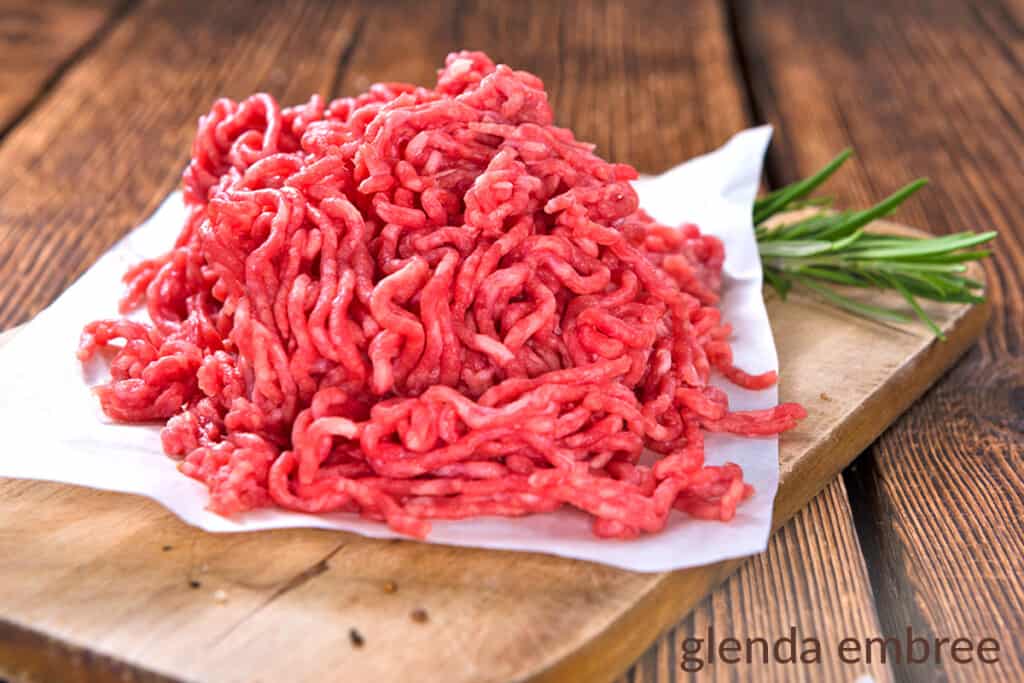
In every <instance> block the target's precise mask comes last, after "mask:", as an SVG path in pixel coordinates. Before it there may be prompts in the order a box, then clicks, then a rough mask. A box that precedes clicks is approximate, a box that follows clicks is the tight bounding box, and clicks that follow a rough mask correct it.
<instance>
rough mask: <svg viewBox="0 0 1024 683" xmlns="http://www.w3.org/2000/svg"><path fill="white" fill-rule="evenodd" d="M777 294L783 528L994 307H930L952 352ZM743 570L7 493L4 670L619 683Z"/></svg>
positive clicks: (68, 681)
mask: <svg viewBox="0 0 1024 683" xmlns="http://www.w3.org/2000/svg"><path fill="white" fill-rule="evenodd" d="M876 227H877V226H876ZM886 227H887V229H895V230H901V231H905V229H900V228H895V227H894V226H891V225H890V226H886ZM975 277H980V274H975ZM766 296H767V298H768V312H769V316H770V318H771V321H772V328H773V329H774V332H775V338H776V342H777V345H778V349H779V356H780V362H781V376H782V386H781V391H782V398H783V400H786V401H799V402H801V403H803V404H804V405H805V406H806V407H807V409H808V412H809V416H808V418H807V419H806V420H805V421H804V422H803V423H802V424H801V426H800V428H799V429H797V430H796V431H794V432H791V433H789V434H787V435H786V436H785V437H784V438H783V441H782V449H781V453H780V461H781V468H782V478H781V485H780V488H779V494H778V498H777V500H776V503H775V520H774V521H775V525H776V528H777V527H778V526H779V525H781V524H782V523H783V522H784V521H786V520H787V519H788V518H789V517H790V516H792V515H793V514H794V513H795V512H796V511H797V510H799V509H800V508H801V507H802V506H803V505H804V504H806V503H807V501H809V500H810V499H811V498H812V497H813V496H814V495H815V494H816V493H817V492H818V491H820V490H821V489H822V488H823V487H824V486H825V485H826V484H827V483H828V482H829V481H830V480H831V479H832V478H833V477H834V476H835V475H836V474H837V473H838V472H839V471H840V470H841V469H842V468H843V467H845V466H846V465H847V464H848V463H849V462H850V461H851V460H852V459H853V458H854V457H855V456H856V455H857V454H858V453H860V452H861V451H862V450H863V449H864V448H865V447H866V446H867V445H868V444H870V443H871V442H872V441H873V440H874V439H875V438H876V437H877V436H878V435H879V434H880V433H881V432H882V431H883V430H884V429H885V428H886V426H888V425H889V424H890V423H891V422H892V421H893V420H894V419H895V418H896V417H897V416H898V415H899V414H900V413H902V412H903V411H904V410H905V409H906V408H907V407H908V406H909V405H910V404H911V403H912V402H913V401H914V400H915V399H916V398H917V397H918V396H920V395H921V394H922V393H923V392H924V391H925V389H927V388H928V386H930V385H931V384H932V383H933V382H934V381H935V380H936V379H937V378H938V377H939V376H940V375H941V374H942V373H943V372H944V371H945V370H946V369H947V368H948V367H949V366H950V365H951V364H952V363H953V362H954V361H955V360H956V359H957V358H958V357H959V356H960V355H961V354H962V353H963V352H964V351H965V350H966V349H967V348H968V346H969V345H970V344H971V343H972V342H973V341H974V340H975V339H976V338H977V336H978V335H979V334H980V332H981V330H982V328H983V326H984V324H985V321H986V319H987V317H988V309H987V307H986V306H984V305H981V306H967V305H957V306H948V307H942V306H932V307H929V308H928V310H929V312H931V313H932V314H933V315H934V317H935V319H936V320H937V321H939V322H940V326H941V327H942V329H943V330H944V331H945V333H946V335H947V337H948V339H947V341H945V342H938V341H935V340H933V339H932V337H931V336H930V334H929V333H928V332H927V330H925V329H924V328H923V327H920V326H895V325H888V324H886V325H883V324H878V323H872V322H867V321H864V320H860V319H857V318H854V317H852V316H849V315H847V314H845V313H842V312H839V311H836V310H834V309H832V308H829V307H827V306H825V305H822V304H818V303H816V302H814V301H811V300H807V299H802V298H799V297H795V296H794V297H792V298H791V299H790V301H788V302H785V303H783V302H781V301H779V300H777V298H776V297H775V296H774V295H773V294H772V293H768V294H766ZM890 303H895V302H890ZM0 343H2V342H0ZM55 419H59V416H55ZM24 457H32V454H24ZM741 562H742V560H733V561H727V562H722V563H719V564H716V565H712V566H708V567H702V568H698V569H691V570H684V571H678V572H672V573H663V574H635V573H630V572H626V571H622V570H618V569H612V568H610V567H605V566H601V565H596V564H590V563H587V562H582V561H572V560H565V559H560V558H556V557H549V556H545V555H534V554H523V553H510V552H500V551H488V550H472V549H465V548H451V547H442V546H434V545H425V544H422V543H415V542H409V541H378V540H371V539H366V538H361V537H358V536H355V535H351V534H346V533H340V532H331V531H316V530H282V531H271V532H259V533H250V534H234V535H215V534H208V533H205V532H202V531H198V530H196V529H193V528H191V527H188V526H186V525H185V524H184V523H182V522H180V521H179V520H178V519H177V518H175V517H173V516H172V515H171V514H170V513H168V512H166V511H165V510H164V509H163V508H162V507H160V506H159V505H158V504H156V503H154V502H151V501H149V500H147V499H144V498H139V497H134V496H129V495H123V494H115V493H107V492H101V491H92V490H88V489H82V488H77V487H70V486H64V485H59V484H51V483H43V482H29V481H13V480H0V675H4V676H6V677H8V678H10V679H12V680H13V681H21V680H31V681H54V682H60V683H76V682H85V681H89V682H92V681H126V680H127V681H204V682H206V681H210V682H213V681H216V682H218V683H221V682H227V681H238V682H239V683H242V682H244V683H257V682H262V683H272V682H273V683H276V682H280V681H288V682H292V681H296V682H299V681H315V682H317V683H321V682H326V681H341V680H344V681H398V680H404V681H405V680H415V681H446V682H450V683H461V682H465V683H479V682H484V681H526V680H529V681H608V680H611V679H613V678H614V677H615V676H616V675H617V674H618V673H620V672H622V671H623V670H625V668H626V667H627V666H628V665H629V664H630V663H631V662H632V661H633V660H634V659H635V658H636V657H638V656H639V655H640V654H641V653H642V652H643V650H644V649H645V648H646V646H647V645H648V644H649V643H650V642H651V641H652V640H653V639H654V638H655V637H656V636H657V635H658V634H659V633H660V632H661V631H663V630H664V629H665V628H667V627H669V626H670V625H672V624H674V623H675V622H676V621H678V620H679V619H680V618H681V617H682V616H683V615H684V614H685V613H686V612H687V611H689V610H690V609H691V608H692V607H693V606H694V605H695V604H697V602H698V601H699V600H700V599H701V598H702V597H703V596H705V595H706V594H707V593H708V592H709V591H710V590H711V589H713V588H714V587H715V586H716V585H717V584H718V583H720V582H721V581H722V580H723V579H725V577H727V576H728V575H729V574H730V573H732V572H733V571H734V570H735V569H736V568H737V567H738V566H739V565H740V563H741ZM416 610H421V611H422V613H425V614H426V620H423V619H414V618H413V617H412V616H411V615H412V613H413V612H414V611H416ZM352 629H355V630H356V631H358V633H359V634H360V638H361V645H356V644H354V643H353V640H352V636H351V635H350V631H351V630H352Z"/></svg>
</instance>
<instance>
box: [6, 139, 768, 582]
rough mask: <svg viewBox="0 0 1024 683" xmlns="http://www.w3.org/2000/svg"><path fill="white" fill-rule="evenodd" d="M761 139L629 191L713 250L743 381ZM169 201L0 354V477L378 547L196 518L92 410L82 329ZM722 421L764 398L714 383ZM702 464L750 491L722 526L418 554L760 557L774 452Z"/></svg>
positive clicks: (313, 521)
mask: <svg viewBox="0 0 1024 683" xmlns="http://www.w3.org/2000/svg"><path fill="white" fill-rule="evenodd" d="M770 137H771V130H770V129H769V128H767V127H761V128H755V129H751V130H748V131H744V132H742V133H740V134H738V135H736V136H735V137H733V138H732V139H731V140H730V141H729V142H728V143H727V144H726V145H725V146H723V147H722V148H720V149H718V150H716V151H715V152H712V153H711V154H708V155H705V156H702V157H699V158H696V159H693V160H691V161H688V162H686V163H684V164H682V165H680V166H677V167H675V168H673V169H672V170H670V171H668V172H666V173H664V174H663V175H660V176H656V177H649V178H644V179H641V180H639V181H638V182H637V183H636V188H637V191H638V192H639V194H640V204H641V206H643V207H644V208H645V209H646V210H647V211H648V212H649V213H650V214H651V215H653V216H654V217H655V218H657V219H658V220H660V221H662V222H664V223H668V224H669V225H675V224H679V223H682V222H686V221H690V222H694V223H697V224H698V225H700V227H701V230H703V231H706V232H709V233H712V234H715V235H717V236H718V237H720V238H721V239H722V240H724V242H725V245H726V251H725V253H726V258H725V278H724V286H723V300H722V305H721V307H722V309H723V312H724V317H725V319H726V320H728V321H729V322H731V323H732V324H733V326H734V329H735V330H736V333H735V337H734V339H733V351H734V353H735V357H736V363H737V365H739V366H740V367H742V368H743V369H745V370H747V371H748V372H754V373H757V372H764V371H767V370H771V369H776V368H777V367H778V363H777V359H776V353H775V345H774V342H773V340H772V333H771V328H770V327H769V326H768V316H767V313H766V312H765V307H764V302H763V300H762V297H761V265H760V261H759V259H758V255H757V245H756V242H755V240H754V232H753V228H752V225H751V204H752V202H753V199H754V196H755V194H756V192H757V187H758V180H759V178H760V175H761V163H762V159H763V157H764V152H765V149H766V147H767V145H768V140H769V138H770ZM183 215H184V208H183V206H182V200H181V195H180V193H174V194H172V195H171V196H170V197H168V199H167V200H166V201H165V202H164V204H163V205H162V206H161V207H160V208H159V209H158V210H157V212H156V213H155V214H154V215H153V216H151V217H150V218H149V219H148V220H147V221H146V222H145V223H143V224H142V225H141V226H139V227H138V228H136V229H135V230H134V231H133V232H132V233H130V234H129V235H128V236H127V237H125V238H124V239H123V240H122V241H121V242H119V243H118V244H117V245H115V246H114V247H113V248H112V249H111V250H110V251H109V252H107V253H106V254H105V255H104V256H103V257H102V258H101V259H100V260H99V261H98V262H97V263H96V265H94V266H93V267H92V268H90V269H89V270H88V271H87V272H86V273H85V275H83V276H82V277H81V279H79V280H78V282H76V283H75V284H74V285H73V286H72V287H71V288H69V289H68V290H67V291H66V292H65V293H64V294H63V295H62V296H61V297H60V298H59V299H57V301H56V302H54V304H53V305H51V306H50V307H49V308H47V309H46V310H45V311H43V312H42V313H40V314H39V315H38V316H37V317H36V318H35V319H34V320H32V321H31V322H30V323H29V324H28V325H26V327H25V329H24V330H23V331H21V332H20V333H19V334H18V335H17V336H16V337H15V338H14V340H13V341H12V342H10V343H9V344H8V345H7V346H6V347H5V348H4V349H3V350H2V351H0V425H2V427H0V428H2V430H3V444H4V445H3V449H2V450H0V476H5V477H17V478H25V479H43V480H50V481H59V482H66V483H69V484H78V485H82V486H91V487H94V488H99V489H107V490H112V491H123V492H127V493H135V494H141V495H144V496H149V497H150V498H153V499H155V500H157V501H159V502H160V503H161V504H163V505H164V506H165V507H167V508H168V509H169V510H171V511H172V512H174V513H175V514H176V515H178V516H179V517H181V518H182V519H183V520H185V521H186V522H188V523H189V524H193V525H195V526H198V527H200V528H202V529H205V530H206V531H212V532H230V531H257V530H260V529H274V528H280V527H318V528H326V529H338V530H344V531H351V532H355V533H358V534H363V535H365V536H372V537H379V538H391V537H395V534H394V533H393V532H391V531H390V530H389V529H388V528H387V527H386V526H385V525H383V524H378V523H374V522H369V521H366V520H362V519H360V518H359V517H357V516H355V515H352V514H340V513H339V514H332V515H322V516H314V515H306V514H300V513H294V512H284V511H278V510H263V511H257V512H252V513H248V514H246V515H244V516H241V517H239V518H237V519H226V518H224V517H220V516H218V515H216V514H214V513H212V512H209V511H208V510H206V507H205V506H206V499H207V495H206V489H205V487H204V486H203V485H202V484H200V483H198V482H196V481H193V480H192V479H189V478H187V477H185V476H184V475H182V474H180V473H179V472H178V471H177V469H176V467H175V461H173V460H172V459H170V458H168V457H167V456H165V455H164V454H163V452H162V451H161V449H160V439H159V428H158V427H156V426H137V425H119V424H115V423H112V422H111V421H110V420H108V419H107V418H106V417H105V416H104V415H103V414H102V413H101V412H100V410H99V406H98V402H97V401H96V399H95V397H94V396H93V395H92V393H91V392H90V390H89V385H90V384H91V383H95V382H98V381H100V380H101V379H103V375H102V374H101V371H102V369H101V367H100V365H97V366H92V367H90V368H88V369H87V370H83V369H82V368H81V367H80V365H79V364H78V361H77V360H76V358H75V349H76V346H77V343H78V337H79V334H80V332H81V329H82V326H83V325H84V324H85V323H87V322H89V321H90V320H95V319H97V318H105V317H114V316H116V315H117V303H116V302H117V300H118V298H119V297H120V295H121V293H122V285H121V282H120V277H121V275H122V274H123V273H124V271H125V269H126V268H127V267H128V266H130V265H132V264H134V263H136V262H137V261H139V260H140V259H142V258H145V257H151V256H155V255H158V254H160V253H162V252H164V251H166V250H167V249H168V248H169V247H170V246H171V245H172V243H173V242H174V239H175V237H176V236H177V234H178V232H179V230H180V228H181V226H182V222H183ZM719 385H720V386H721V387H722V388H723V389H725V391H726V392H727V393H728V394H729V400H730V404H731V406H732V407H733V409H755V408H766V407H770V406H772V405H774V404H775V403H776V402H777V399H778V396H777V392H776V391H775V390H774V389H770V390H766V391H760V392H750V391H745V390H741V389H737V388H736V387H733V386H731V385H729V384H728V383H727V382H724V381H722V382H721V383H720V384H719ZM707 460H708V462H709V463H712V464H721V463H724V462H726V461H732V462H735V463H738V464H739V465H741V466H742V467H743V471H744V474H745V478H746V480H747V481H749V482H750V483H751V484H753V486H754V487H755V488H756V490H757V493H756V494H755V495H754V497H753V498H751V499H750V500H748V501H746V502H745V503H743V504H742V505H740V507H739V509H738V511H737V514H736V517H735V518H734V519H733V520H732V521H731V522H729V523H725V524H723V523H720V522H709V521H700V520H694V519H690V518H687V517H686V516H685V515H682V514H681V513H677V512H673V514H672V517H671V518H670V520H669V522H668V525H667V528H666V529H665V530H664V531H663V532H662V533H659V534H655V535H647V536H642V537H641V538H639V539H635V540H630V541H615V540H607V539H598V538H595V537H594V536H593V535H592V534H591V531H590V521H589V518H588V517H587V516H585V515H583V514H582V513H578V512H575V511H573V510H569V509H563V510H560V511H558V512H554V513H550V514H543V515H534V516H532V517H525V518H518V519H503V518H481V519H474V520H465V521H451V522H444V521H438V522H434V525H433V531H432V533H431V534H430V537H429V538H428V539H427V542H429V543H443V544H449V545H459V546H474V547H480V548H495V549H504V550H519V551H532V552H541V553H550V554H554V555H561V556H565V557H572V558H578V559H583V560H591V561H594V562H602V563H605V564H609V565H614V566H616V567H622V568H624V569H630V570H634V571H665V570H671V569H679V568H683V567H692V566H697V565H702V564H709V563H711V562H715V561H718V560H722V559H725V558H730V557H739V556H743V555H750V554H753V553H758V552H761V551H762V550H764V548H765V545H766V542H767V538H768V534H769V531H770V528H771V516H772V502H773V500H774V498H775V492H776V489H777V488H778V478H779V466H778V439H777V438H761V439H743V438H737V437H731V436H726V435H720V434H710V435H708V439H707Z"/></svg>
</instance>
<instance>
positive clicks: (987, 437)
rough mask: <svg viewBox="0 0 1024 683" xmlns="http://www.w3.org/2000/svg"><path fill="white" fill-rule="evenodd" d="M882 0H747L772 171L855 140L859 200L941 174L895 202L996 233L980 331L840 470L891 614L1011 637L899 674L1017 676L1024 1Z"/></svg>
mask: <svg viewBox="0 0 1024 683" xmlns="http://www.w3.org/2000/svg"><path fill="white" fill-rule="evenodd" d="M872 6H873V10H872V11H870V12H867V11H857V10H856V9H854V8H853V6H844V5H842V4H841V3H813V2H803V3H791V2H781V1H778V2H762V1H757V2H742V3H739V5H738V14H739V16H740V17H741V21H740V22H739V23H740V26H739V29H740V30H739V37H740V42H741V44H743V45H744V46H745V50H746V59H747V62H748V63H749V65H750V67H751V70H750V74H749V75H750V82H751V84H752V86H753V92H754V93H755V100H756V102H757V103H758V105H759V106H760V107H761V109H762V112H763V115H764V116H766V118H767V119H768V120H770V121H772V122H773V123H775V124H776V126H777V130H778V137H777V140H776V144H775V145H774V146H773V150H772V152H771V155H770V158H771V164H770V167H771V169H772V170H773V180H774V181H775V182H785V181H787V180H790V179H793V178H796V177H798V176H799V175H800V174H802V173H806V172H808V171H811V170H813V169H814V168H817V167H818V165H819V164H821V163H823V162H824V161H825V160H826V159H827V158H828V157H829V156H830V155H831V153H832V151H833V150H834V149H836V148H838V147H842V146H844V145H852V146H853V147H854V149H856V150H857V152H858V160H857V165H856V167H855V168H853V169H852V170H851V172H847V173H846V174H844V175H841V176H840V177H838V178H837V179H836V181H835V182H834V184H833V186H834V187H835V188H836V191H837V192H838V193H840V194H841V196H843V197H848V198H850V199H851V200H853V201H855V202H856V203H858V204H866V203H868V202H871V201H876V200H878V199H880V198H881V197H882V196H884V195H885V194H886V193H888V192H890V191H892V190H894V189H896V188H897V187H898V186H899V185H901V184H902V183H903V182H904V181H905V180H906V179H907V178H909V177H912V176H914V175H919V174H927V175H929V176H931V179H932V186H931V187H930V188H928V189H927V190H925V191H924V192H922V193H921V194H920V195H918V197H917V198H915V199H913V200H912V201H911V202H910V203H908V205H907V207H906V209H905V211H903V212H901V216H904V217H905V219H906V220H908V221H910V222H912V223H914V224H918V225H927V226H929V228H930V229H931V230H934V231H935V232H939V233H948V232H955V231H959V230H964V229H975V230H993V229H994V230H998V231H999V233H1000V234H999V238H998V241H997V243H996V248H995V254H994V256H993V258H992V260H991V261H989V262H988V263H987V264H986V267H987V269H988V272H989V282H990V283H991V285H992V286H991V289H990V294H989V295H990V297H991V301H992V310H993V314H992V323H991V324H990V325H989V326H988V329H987V333H986V335H985V337H984V338H983V340H982V342H981V343H980V344H979V345H978V346H977V347H976V348H975V349H974V350H973V351H972V352H971V354H970V355H969V356H968V357H967V358H966V360H965V362H963V363H961V364H960V365H959V366H958V367H957V369H956V371H955V372H953V373H951V374H950V376H949V377H947V378H946V379H945V380H944V381H943V382H941V383H940V384H939V385H938V386H936V387H935V388H934V389H933V390H932V391H930V392H929V393H928V395H927V396H926V397H925V399H924V400H923V401H921V402H920V403H919V404H917V405H916V406H914V408H913V409H912V410H911V411H909V412H908V413H907V415H905V416H904V417H903V418H902V419H901V420H900V421H899V422H898V423H897V424H896V426H895V427H894V428H893V429H891V430H889V431H888V432H887V433H886V434H885V436H883V438H882V439H881V440H880V441H879V442H878V443H877V444H875V445H874V446H873V447H872V448H871V450H870V451H869V453H867V454H866V455H865V457H864V458H862V459H861V460H860V461H858V464H857V466H856V467H855V468H853V469H852V470H850V472H849V473H848V475H847V484H848V488H849V489H850V492H851V496H852V501H853V506H854V516H855V519H856V520H857V522H858V528H859V531H860V537H861V541H862V545H863V548H864V552H865V555H866V557H867V561H868V566H869V570H870V575H871V577H872V582H873V587H874V591H875V593H876V595H878V597H879V601H878V602H879V612H880V617H881V620H882V625H883V627H884V628H885V629H886V630H887V631H889V632H898V631H900V630H901V629H905V628H906V627H907V626H908V625H909V626H913V628H914V629H915V631H917V632H920V633H922V634H925V635H928V636H930V637H944V636H945V637H957V636H972V637H974V638H976V639H977V638H980V637H986V636H987V637H993V638H996V639H998V640H999V641H1000V642H1001V643H1002V644H1003V646H1004V648H1005V650H1006V651H1005V652H1004V654H1003V656H1002V657H1001V659H1000V662H999V663H998V664H996V665H986V664H979V663H977V662H975V663H974V664H972V665H957V664H949V663H948V662H947V663H946V664H945V665H938V666H936V665H931V666H926V665H906V664H903V665H899V666H897V667H896V673H897V674H898V675H899V677H900V679H901V680H915V681H916V680H921V681H925V680H950V681H1011V680H1024V648H1022V647H1021V644H1020V643H1019V639H1020V636H1021V634H1022V633H1024V582H1022V579H1021V574H1022V569H1024V562H1022V558H1024V478H1022V474H1021V473H1022V472H1024V434H1022V432H1024V358H1022V354H1024V344H1022V336H1024V322H1022V321H1024V276H1022V273H1024V228H1022V226H1024V203H1022V201H1021V197H1022V196H1024V161H1022V159H1024V156H1022V153H1021V150H1022V149H1024V129H1022V127H1021V122H1022V121H1024V97H1022V95H1021V93H1022V92H1024V88H1022V85H1024V73H1022V67H1021V64H1022V61H1021V60H1022V57H1024V41H1022V32H1021V25H1022V21H1024V4H1022V3H1020V2H999V1H994V2H976V3H956V2H938V1H935V0H932V1H927V0H912V1H908V2H900V3H872ZM808 35H814V36H815V38H814V40H806V36H808ZM839 83H848V84H857V86H856V87H837V86H836V84H839ZM794 93H800V94H799V95H798V96H796V97H794Z"/></svg>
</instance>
